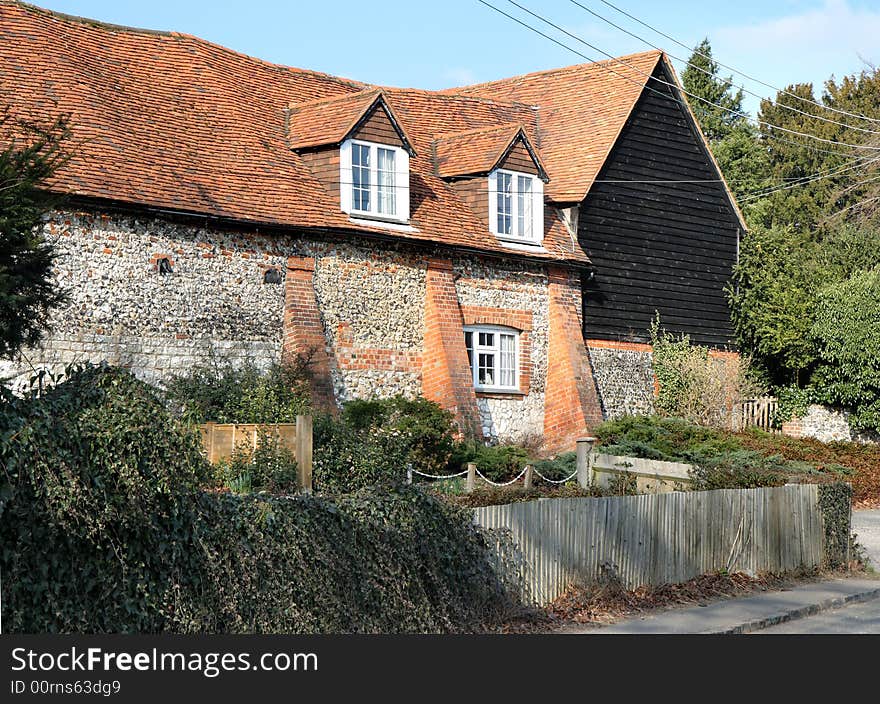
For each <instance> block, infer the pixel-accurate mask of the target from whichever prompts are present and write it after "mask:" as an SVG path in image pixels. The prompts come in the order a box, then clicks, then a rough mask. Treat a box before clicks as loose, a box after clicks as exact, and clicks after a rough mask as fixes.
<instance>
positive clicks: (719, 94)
mask: <svg viewBox="0 0 880 704" xmlns="http://www.w3.org/2000/svg"><path fill="white" fill-rule="evenodd" d="M681 83H682V86H683V87H684V89H685V91H686V92H688V93H690V94H691V95H692V96H698V98H693V97H689V98H688V100H689V102H690V105H691V109H692V110H693V111H694V115H696V117H697V121H698V122H699V123H700V127H701V128H702V130H703V134H705V135H706V138H707V139H708V140H709V141H710V142H711V143H714V142H718V141H720V140H722V139H724V138H725V137H727V136H728V135H729V134H730V133H731V132H733V130H735V129H736V128H737V127H740V126H741V125H742V124H743V123H744V122H746V120H745V118H744V117H743V115H742V103H743V97H744V96H743V92H742V90H741V89H740V90H736V91H734V88H733V78H732V77H730V76H728V77H727V78H721V77H720V76H719V74H718V63H717V62H716V61H715V60H714V59H713V58H712V46H711V45H710V44H709V40H708V38H707V39H704V40H703V41H702V42H700V44H699V45H698V46H697V47H696V48H694V53H693V54H691V57H690V59H688V66H687V68H685V70H684V71H683V72H682V74H681Z"/></svg>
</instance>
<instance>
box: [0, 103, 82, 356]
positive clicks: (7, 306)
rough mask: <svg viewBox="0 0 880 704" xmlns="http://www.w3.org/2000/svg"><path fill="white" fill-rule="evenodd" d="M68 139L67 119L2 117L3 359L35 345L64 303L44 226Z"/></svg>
mask: <svg viewBox="0 0 880 704" xmlns="http://www.w3.org/2000/svg"><path fill="white" fill-rule="evenodd" d="M68 138H69V130H68V126H67V120H66V118H59V119H57V120H56V121H55V122H53V123H52V124H50V125H48V126H40V125H36V124H33V123H29V122H24V121H21V120H15V119H13V118H12V117H11V116H10V114H9V113H8V112H4V113H2V114H0V357H6V358H10V357H12V356H14V355H15V354H16V353H17V352H18V351H19V350H20V349H21V348H22V347H24V346H30V345H34V344H36V343H37V342H38V341H39V339H40V337H41V335H42V333H43V332H44V331H45V330H46V329H47V327H48V322H49V313H50V311H51V309H52V308H53V307H54V306H56V305H58V304H59V303H60V302H62V301H63V300H64V298H65V296H64V294H63V293H62V292H60V291H59V290H58V289H57V288H56V286H55V285H54V283H53V281H52V263H53V261H54V259H55V251H54V249H53V247H52V246H51V244H49V243H48V242H46V241H45V240H44V239H43V237H42V235H41V234H40V226H41V224H42V217H43V215H44V213H45V212H46V211H47V210H48V209H49V208H50V207H52V205H53V202H54V200H53V198H52V197H51V196H50V194H49V193H48V192H47V190H45V185H46V182H47V179H49V178H51V176H52V174H54V173H55V171H56V170H57V169H58V168H59V166H61V164H62V163H63V162H64V161H65V160H66V159H67V154H66V152H65V148H64V147H65V142H66V140H67V139H68Z"/></svg>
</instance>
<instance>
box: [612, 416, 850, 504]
mask: <svg viewBox="0 0 880 704" xmlns="http://www.w3.org/2000/svg"><path fill="white" fill-rule="evenodd" d="M595 434H596V436H597V437H598V438H599V439H600V441H601V442H602V451H603V452H606V453H608V454H612V455H623V456H630V457H642V458H645V459H651V460H660V461H663V462H684V463H686V464H691V465H694V471H693V473H692V476H693V479H694V485H693V488H694V489H696V490H708V489H750V488H754V487H758V486H780V485H782V484H784V483H785V482H786V479H787V477H788V476H789V475H793V474H795V475H804V474H806V475H821V474H827V473H832V474H840V473H845V472H847V471H848V470H846V468H844V467H840V466H837V465H834V466H832V465H825V466H822V467H821V468H819V467H816V466H815V465H814V464H811V463H809V462H806V461H802V460H793V459H786V458H785V457H784V456H783V455H782V454H781V453H778V452H762V451H760V450H758V449H751V448H747V447H745V445H744V443H743V440H742V438H741V436H737V435H734V434H732V433H727V432H723V431H721V430H717V429H714V428H706V427H703V426H699V425H694V424H691V423H687V422H685V421H683V420H681V419H679V418H663V417H660V416H650V417H648V416H629V417H625V418H620V419H618V420H614V421H608V422H606V423H603V424H602V425H600V426H599V427H598V428H596V431H595Z"/></svg>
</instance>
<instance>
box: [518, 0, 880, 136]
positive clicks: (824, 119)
mask: <svg viewBox="0 0 880 704" xmlns="http://www.w3.org/2000/svg"><path fill="white" fill-rule="evenodd" d="M569 2H571V3H572V4H573V5H577V6H578V7H579V8H581V9H582V10H584V11H586V12H589V13H590V14H591V15H593V16H594V17H596V18H598V19H600V20H602V21H603V22H605V23H606V24H609V25H611V26H612V27H614V28H615V29H618V30H620V31H621V32H623V33H624V34H627V35H629V36H630V37H633V38H634V39H638V40H639V41H640V42H642V43H643V44H646V45H647V46H649V47H651V48H652V49H657V50H658V51H663V52H665V53H666V54H667V55H668V56H670V57H672V58H673V59H675V60H677V61H681V62H682V63H684V64H685V65H686V66H690V67H691V68H693V69H695V70H697V71H699V72H701V73H704V74H705V75H707V76H711V77H713V78H714V74H713V73H712V72H711V71H707V70H706V69H704V68H703V67H702V66H697V65H696V64H694V63H691V62H690V61H689V60H687V59H683V58H681V57H680V56H676V55H675V54H672V53H670V52H668V51H666V50H665V49H663V48H662V47H659V46H657V45H656V44H653V43H652V42H650V41H648V40H647V39H645V38H644V37H641V36H639V35H638V34H635V33H634V32H630V31H629V30H628V29H626V28H625V27H621V26H620V25H619V24H616V23H615V22H612V21H611V20H609V19H608V18H607V17H604V16H603V15H600V14H599V13H598V12H596V11H594V10H592V9H591V8H589V7H587V6H586V5H582V4H581V3H579V2H577V0H569ZM513 4H516V3H513ZM694 53H695V54H697V55H698V56H703V57H704V58H708V59H709V60H710V61H715V60H714V58H712V57H709V56H707V55H706V54H703V53H702V52H700V51H697V50H694ZM715 63H718V62H717V61H716V62H715ZM720 65H722V64H720V63H719V66H720ZM725 68H726V67H725ZM736 87H737V88H739V89H740V90H741V91H743V92H744V93H747V94H748V95H751V96H753V97H755V98H760V99H764V96H762V95H760V94H759V93H755V92H754V91H751V90H749V89H748V88H746V87H745V86H743V85H740V86H736ZM808 102H810V103H812V104H813V105H816V106H818V107H824V106H822V105H819V103H815V102H813V101H808ZM775 105H776V106H777V107H779V108H782V109H784V110H788V111H790V112H795V113H797V114H798V115H804V116H805V117H809V118H811V119H814V120H821V121H822V122H827V123H829V124H832V125H838V126H840V127H845V128H847V129H850V130H855V131H856V132H865V133H866V134H871V135H880V132H877V131H875V130H869V129H865V128H863V127H856V126H854V125H850V124H848V123H846V122H840V121H838V120H832V119H830V118H828V117H822V116H821V115H814V114H812V113H809V112H804V111H803V110H799V109H798V108H795V107H792V106H791V105H785V104H784V103H779V102H776V103H775ZM864 119H870V118H864Z"/></svg>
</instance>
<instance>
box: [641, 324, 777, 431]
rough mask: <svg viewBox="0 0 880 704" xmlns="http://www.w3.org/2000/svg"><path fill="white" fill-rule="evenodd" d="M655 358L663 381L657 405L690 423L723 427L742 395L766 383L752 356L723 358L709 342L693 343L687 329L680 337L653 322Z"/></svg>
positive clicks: (749, 394) (659, 379)
mask: <svg viewBox="0 0 880 704" xmlns="http://www.w3.org/2000/svg"><path fill="white" fill-rule="evenodd" d="M650 334H651V344H652V346H653V356H652V363H653V367H654V374H655V375H656V377H657V382H658V385H659V387H660V389H659V393H658V396H657V399H656V400H655V403H654V405H655V407H656V408H657V411H658V412H659V413H661V414H663V415H667V416H676V417H679V418H684V419H685V420H687V421H689V422H691V423H698V424H700V425H708V426H712V427H718V428H724V427H729V426H730V419H731V413H732V410H733V409H734V408H735V407H736V405H737V404H739V403H740V402H741V401H742V400H743V399H745V398H750V397H753V396H757V395H759V394H760V393H761V392H762V388H761V386H760V385H759V384H758V383H757V382H756V381H755V380H754V379H753V378H752V375H751V374H750V372H749V360H748V359H747V358H745V357H740V358H738V359H718V358H713V357H712V356H711V355H710V354H709V348H708V347H703V346H701V345H692V344H691V342H690V338H689V337H688V336H687V335H681V336H680V337H675V336H674V335H671V334H669V333H667V332H666V331H665V330H662V329H661V328H660V320H659V317H658V318H657V319H656V320H655V321H654V322H653V323H652V324H651V329H650Z"/></svg>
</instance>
